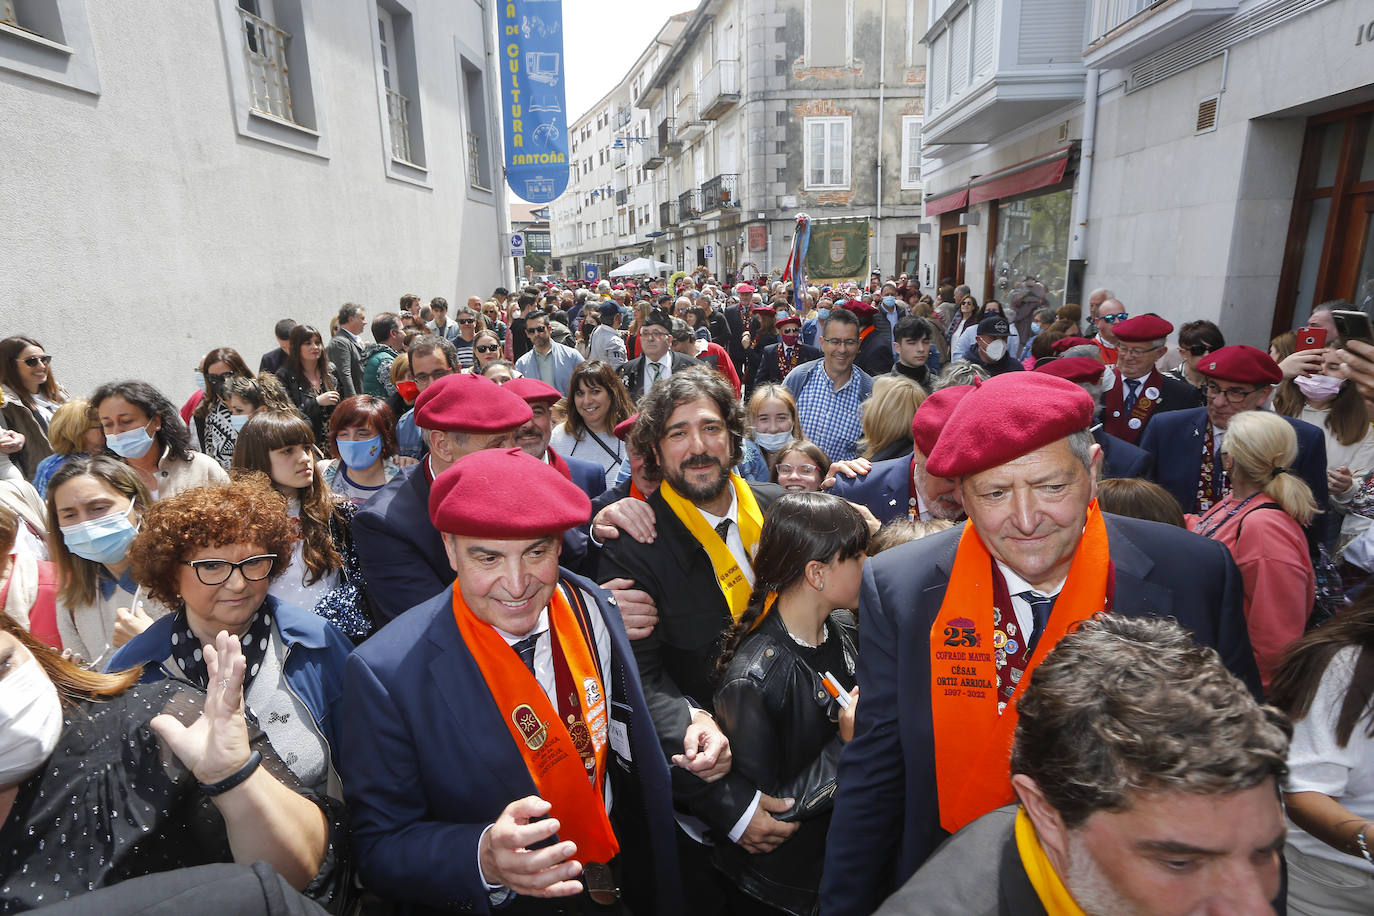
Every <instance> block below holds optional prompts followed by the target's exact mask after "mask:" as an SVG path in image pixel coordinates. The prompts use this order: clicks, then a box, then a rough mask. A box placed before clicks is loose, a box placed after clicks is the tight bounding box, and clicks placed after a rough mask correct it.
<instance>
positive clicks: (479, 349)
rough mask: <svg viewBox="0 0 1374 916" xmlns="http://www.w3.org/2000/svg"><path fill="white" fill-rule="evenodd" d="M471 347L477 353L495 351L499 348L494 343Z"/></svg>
mask: <svg viewBox="0 0 1374 916" xmlns="http://www.w3.org/2000/svg"><path fill="white" fill-rule="evenodd" d="M473 349H474V350H476V351H477V352H478V353H495V352H496V351H497V350H499V349H501V348H500V347H499V346H497V345H496V344H482V345H481V346H480V347H473Z"/></svg>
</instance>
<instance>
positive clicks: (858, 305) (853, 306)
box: [844, 299, 878, 318]
mask: <svg viewBox="0 0 1374 916" xmlns="http://www.w3.org/2000/svg"><path fill="white" fill-rule="evenodd" d="M844 307H845V308H847V309H849V310H850V311H851V312H853V313H854V314H855V315H857V316H859V317H860V318H872V317H873V316H874V315H876V314H878V307H877V306H876V305H874V304H873V303H871V302H865V301H863V300H862V299H850V300H849V301H848V302H846V303H845V304H844Z"/></svg>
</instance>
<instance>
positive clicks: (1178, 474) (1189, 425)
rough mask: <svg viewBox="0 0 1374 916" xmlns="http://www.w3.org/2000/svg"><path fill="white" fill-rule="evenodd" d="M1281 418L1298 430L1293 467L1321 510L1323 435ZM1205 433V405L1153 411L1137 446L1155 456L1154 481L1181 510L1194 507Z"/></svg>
mask: <svg viewBox="0 0 1374 916" xmlns="http://www.w3.org/2000/svg"><path fill="white" fill-rule="evenodd" d="M1279 416H1283V415H1282V414H1279ZM1284 419H1285V420H1287V421H1288V422H1289V423H1291V424H1293V431H1294V432H1296V433H1297V434H1298V460H1297V462H1296V463H1295V464H1294V466H1293V470H1295V471H1297V473H1298V476H1300V477H1301V478H1302V479H1303V480H1305V481H1306V482H1307V485H1308V486H1309V487H1311V488H1312V496H1313V498H1314V499H1316V500H1317V506H1318V507H1319V508H1320V509H1322V510H1323V511H1324V510H1326V508H1327V491H1326V437H1325V436H1324V435H1323V434H1322V431H1321V430H1320V429H1318V428H1317V427H1315V426H1313V425H1312V424H1311V423H1307V422H1304V421H1302V420H1295V419H1293V418H1292V417H1284ZM1206 433H1207V408H1206V407H1194V408H1193V409H1192V410H1171V411H1169V412H1167V413H1161V414H1156V415H1155V416H1153V417H1151V418H1150V422H1149V423H1148V424H1147V425H1146V427H1145V435H1143V436H1141V437H1140V447H1141V448H1143V449H1144V450H1145V451H1147V452H1150V453H1151V454H1153V455H1154V456H1155V470H1154V480H1155V482H1156V483H1158V484H1159V485H1160V486H1161V487H1163V488H1164V489H1166V490H1168V491H1169V492H1170V493H1172V494H1174V498H1175V499H1177V500H1178V504H1179V505H1180V506H1182V507H1183V511H1184V512H1192V511H1193V509H1194V508H1195V503H1196V500H1197V479H1198V475H1199V474H1200V473H1201V472H1202V443H1203V440H1204V438H1205V436H1206ZM1322 517H1323V516H1318V518H1319V519H1320V518H1322ZM1320 524H1321V523H1320V522H1319V523H1318V525H1319V526H1320Z"/></svg>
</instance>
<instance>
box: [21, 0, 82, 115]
mask: <svg viewBox="0 0 1374 916" xmlns="http://www.w3.org/2000/svg"><path fill="white" fill-rule="evenodd" d="M0 70H9V71H11V72H13V73H19V74H22V75H24V76H29V77H33V78H35V79H40V80H43V81H44V82H48V83H55V84H56V85H59V86H66V87H67V88H69V89H78V90H81V91H82V92H89V93H91V94H93V95H99V94H100V78H99V75H98V74H97V72H96V64H95V47H94V45H93V44H92V42H91V30H90V25H89V23H88V22H87V19H86V0H0Z"/></svg>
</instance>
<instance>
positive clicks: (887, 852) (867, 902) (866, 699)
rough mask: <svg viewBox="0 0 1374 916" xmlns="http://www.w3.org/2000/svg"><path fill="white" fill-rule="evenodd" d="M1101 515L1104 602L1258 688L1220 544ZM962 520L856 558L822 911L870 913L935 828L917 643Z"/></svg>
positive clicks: (923, 639) (937, 836)
mask: <svg viewBox="0 0 1374 916" xmlns="http://www.w3.org/2000/svg"><path fill="white" fill-rule="evenodd" d="M1156 419H1159V418H1156ZM1103 518H1104V519H1105V522H1106V526H1107V539H1108V542H1109V543H1110V546H1111V556H1112V563H1113V565H1114V567H1115V569H1116V593H1115V596H1114V600H1113V611H1114V612H1115V613H1118V614H1125V615H1128V616H1132V617H1144V616H1159V617H1172V618H1174V619H1175V620H1177V621H1178V622H1179V623H1180V624H1181V625H1183V626H1184V627H1186V628H1187V629H1189V630H1190V631H1192V633H1193V636H1194V638H1195V639H1196V640H1197V641H1198V642H1199V643H1200V644H1202V645H1205V646H1212V647H1213V648H1215V649H1216V650H1217V652H1218V653H1219V654H1220V655H1221V659H1222V661H1223V662H1224V663H1225V664H1226V667H1227V668H1229V669H1230V670H1231V671H1232V672H1233V673H1234V674H1236V675H1237V676H1239V677H1240V678H1241V680H1243V681H1245V683H1246V685H1247V686H1249V687H1250V689H1251V690H1252V691H1253V692H1254V693H1255V695H1256V696H1259V695H1260V679H1259V669H1258V668H1256V666H1255V656H1254V652H1253V650H1252V649H1251V647H1250V637H1249V633H1248V632H1247V630H1246V628H1245V617H1244V612H1243V608H1242V604H1243V601H1244V589H1243V586H1242V584H1241V578H1240V571H1239V570H1238V569H1237V568H1236V564H1235V563H1234V562H1233V561H1232V560H1231V554H1230V552H1229V551H1227V549H1226V547H1225V546H1224V545H1222V544H1220V543H1218V542H1217V541H1210V540H1208V539H1207V538H1204V537H1201V536H1199V535H1196V534H1192V533H1190V532H1187V531H1184V530H1182V529H1180V528H1175V527H1172V526H1170V525H1162V524H1159V523H1156V522H1146V521H1141V520H1139V519H1129V518H1122V517H1120V516H1115V515H1105V514H1104V516H1103ZM963 531H964V528H963V527H962V526H961V527H958V528H952V529H950V530H949V531H942V532H940V533H938V534H934V535H931V536H929V537H926V538H922V539H921V540H918V541H913V542H911V543H908V544H903V545H901V546H900V547H894V548H892V549H891V550H886V551H884V552H882V553H880V554H878V556H876V557H874V558H873V559H871V560H869V561H868V564H867V565H866V566H865V568H864V572H863V586H862V591H861V593H860V598H859V619H860V620H861V621H863V625H862V626H860V628H859V640H860V643H859V662H858V678H859V691H860V695H861V696H862V697H863V702H861V703H860V704H859V711H858V720H857V722H856V723H855V729H854V733H855V737H854V740H853V741H851V742H849V744H848V745H846V746H845V749H844V753H843V755H842V756H841V758H840V770H839V780H838V782H839V791H838V793H837V794H836V796H835V813H834V816H833V817H832V819H831V822H830V833H829V838H828V842H827V847H826V856H825V872H824V877H823V879H822V884H821V912H822V913H826V914H827V916H845V914H868V913H872V912H873V911H874V910H875V909H877V907H878V904H879V903H881V902H882V901H883V899H884V898H886V897H887V895H888V894H890V893H891V892H892V891H893V890H894V889H896V888H897V887H899V886H900V885H901V884H902V883H903V882H905V881H906V879H907V878H909V877H911V875H912V873H914V872H915V871H916V869H917V868H919V867H920V866H921V864H922V863H923V862H925V860H926V859H927V858H928V857H929V856H930V854H931V853H932V852H934V851H935V848H936V847H937V846H938V845H939V844H940V842H941V841H942V840H943V839H944V838H945V837H946V836H947V834H946V833H945V831H944V830H942V829H941V827H940V812H939V805H938V802H937V800H936V789H935V751H934V747H933V743H932V742H933V734H932V725H931V713H930V654H929V653H930V648H929V646H930V628H931V626H932V625H933V623H934V621H935V618H936V616H937V615H938V613H939V610H940V605H941V603H942V602H943V601H944V597H945V589H946V587H947V586H948V585H949V577H950V571H951V570H952V569H953V565H954V555H955V551H956V549H957V548H958V544H959V538H960V537H961V536H962V534H963Z"/></svg>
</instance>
